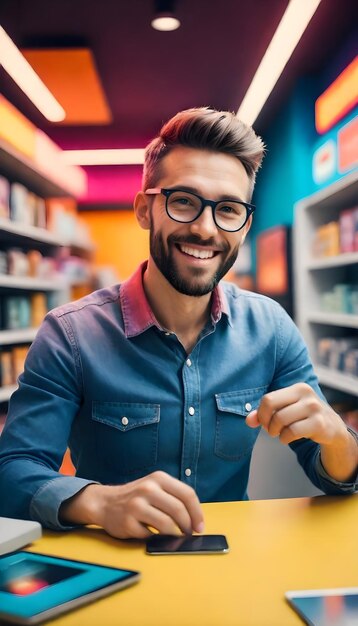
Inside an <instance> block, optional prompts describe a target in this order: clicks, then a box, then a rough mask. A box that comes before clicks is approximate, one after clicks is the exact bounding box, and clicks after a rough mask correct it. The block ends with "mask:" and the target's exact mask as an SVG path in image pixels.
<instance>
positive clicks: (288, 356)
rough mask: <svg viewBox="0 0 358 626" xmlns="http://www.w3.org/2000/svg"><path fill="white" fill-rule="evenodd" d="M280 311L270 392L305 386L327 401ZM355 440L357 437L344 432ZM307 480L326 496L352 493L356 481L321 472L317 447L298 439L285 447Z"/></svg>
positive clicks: (295, 331) (302, 345)
mask: <svg viewBox="0 0 358 626" xmlns="http://www.w3.org/2000/svg"><path fill="white" fill-rule="evenodd" d="M279 309H280V315H279V316H278V333H277V335H278V345H277V366H276V371H275V377H274V380H273V381H272V384H271V386H270V391H273V390H276V389H282V388H283V387H288V386H289V385H293V384H295V383H298V382H304V383H307V384H308V385H310V386H311V387H312V389H313V390H314V391H315V393H316V394H317V395H318V396H319V398H321V400H323V401H324V402H327V400H326V398H325V397H324V395H323V393H322V391H321V388H320V386H319V382H318V378H317V376H316V374H315V372H314V369H313V365H312V362H311V359H310V357H309V354H308V350H307V347H306V344H305V342H304V340H303V338H302V336H301V334H300V332H299V330H298V328H297V326H296V325H295V324H294V322H293V321H292V320H291V318H290V317H289V316H288V315H287V313H286V312H285V311H284V310H283V309H281V307H279ZM348 430H349V431H350V432H351V433H352V434H353V436H354V437H355V438H357V435H356V434H355V433H354V431H351V429H348ZM289 446H290V448H291V449H292V450H293V451H294V452H295V454H296V456H297V460H298V462H299V464H300V465H301V466H302V468H303V470H304V471H305V473H306V475H307V476H308V478H309V479H310V480H311V482H312V483H313V484H314V485H315V486H316V487H317V488H318V489H321V490H322V491H323V492H324V493H326V494H327V495H337V494H344V493H346V494H347V493H355V492H356V491H357V482H344V483H342V482H339V481H336V480H334V479H333V478H331V477H330V476H329V475H328V474H327V472H326V471H325V470H324V468H323V466H322V463H321V459H320V446H319V444H317V443H315V442H314V441H311V440H310V439H300V440H298V441H294V442H292V443H290V444H289Z"/></svg>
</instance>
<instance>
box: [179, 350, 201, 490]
mask: <svg viewBox="0 0 358 626" xmlns="http://www.w3.org/2000/svg"><path fill="white" fill-rule="evenodd" d="M182 376H183V383H184V393H185V397H184V407H185V413H186V417H185V419H184V436H183V449H182V466H181V477H182V480H184V481H185V482H186V483H188V484H189V485H191V486H193V487H194V488H195V483H196V475H195V472H196V470H195V468H196V466H197V462H198V459H197V456H198V453H199V447H200V413H199V409H198V402H199V397H198V394H199V380H198V371H197V369H196V365H195V360H194V358H193V356H192V355H191V356H190V357H188V356H187V357H186V359H185V361H184V364H183V369H182Z"/></svg>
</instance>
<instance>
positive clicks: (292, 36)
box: [237, 0, 321, 125]
mask: <svg viewBox="0 0 358 626" xmlns="http://www.w3.org/2000/svg"><path fill="white" fill-rule="evenodd" d="M320 2H321V0H304V2H303V0H290V2H289V3H288V6H287V9H286V11H285V13H284V14H283V17H282V19H281V22H280V23H279V25H278V27H277V29H276V32H275V33H274V36H273V37H272V39H271V41H270V43H269V45H268V47H267V50H266V52H265V54H264V56H263V58H262V60H261V63H260V65H259V67H258V69H257V70H256V74H255V76H254V77H253V79H252V81H251V84H250V86H249V88H248V90H247V92H246V94H245V97H244V99H243V101H242V103H241V105H240V107H239V110H238V112H237V116H238V117H239V118H240V119H241V120H242V121H243V122H245V123H246V124H250V125H251V124H253V123H254V122H255V120H256V118H257V116H258V115H259V113H260V111H261V109H262V107H263V106H264V104H265V102H266V100H267V98H268V97H269V95H270V93H271V92H272V90H273V88H274V86H275V85H276V82H277V81H278V79H279V77H280V76H281V74H282V72H283V70H284V68H285V66H286V64H287V62H288V60H289V58H290V57H291V55H292V53H293V51H294V49H295V48H296V46H297V44H298V42H299V40H300V39H301V37H302V35H303V33H304V32H305V30H306V28H307V26H308V24H309V22H310V20H311V18H312V16H313V15H314V13H315V11H316V9H317V7H318V5H319V3H320Z"/></svg>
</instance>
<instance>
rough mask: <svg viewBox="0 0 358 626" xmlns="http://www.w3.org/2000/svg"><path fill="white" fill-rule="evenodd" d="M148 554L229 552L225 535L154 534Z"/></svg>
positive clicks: (149, 540)
mask: <svg viewBox="0 0 358 626" xmlns="http://www.w3.org/2000/svg"><path fill="white" fill-rule="evenodd" d="M146 552H147V554H223V553H225V552H229V546H228V543H227V540H226V537H225V536H224V535H180V536H176V535H159V534H158V535H152V536H151V537H149V539H147V548H146Z"/></svg>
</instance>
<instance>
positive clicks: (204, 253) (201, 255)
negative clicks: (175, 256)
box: [180, 246, 214, 259]
mask: <svg viewBox="0 0 358 626" xmlns="http://www.w3.org/2000/svg"><path fill="white" fill-rule="evenodd" d="M180 249H181V251H182V252H185V254H190V256H195V257H196V258H197V259H211V258H212V257H213V256H214V252H213V250H198V249H197V248H189V247H188V246H180Z"/></svg>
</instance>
